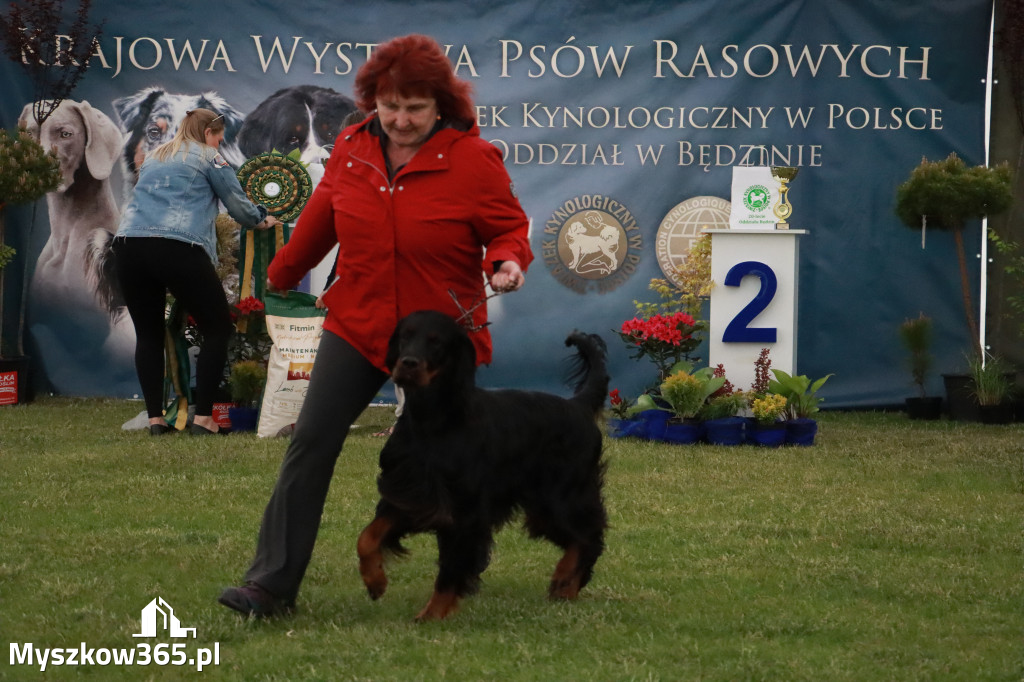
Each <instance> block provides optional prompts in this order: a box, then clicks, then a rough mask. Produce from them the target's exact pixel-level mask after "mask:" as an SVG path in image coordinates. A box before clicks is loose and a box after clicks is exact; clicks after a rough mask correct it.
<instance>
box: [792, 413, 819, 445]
mask: <svg viewBox="0 0 1024 682" xmlns="http://www.w3.org/2000/svg"><path fill="white" fill-rule="evenodd" d="M816 435H818V420H816V419H810V418H809V417H799V418H797V419H790V420H789V421H787V422H786V444H787V445H800V446H803V447H810V446H811V445H814V437H815V436H816Z"/></svg>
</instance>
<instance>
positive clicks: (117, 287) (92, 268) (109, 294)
mask: <svg viewBox="0 0 1024 682" xmlns="http://www.w3.org/2000/svg"><path fill="white" fill-rule="evenodd" d="M113 240H114V235H112V234H110V233H109V232H107V231H106V230H104V229H102V228H96V229H94V230H92V232H90V233H89V241H88V244H87V245H86V249H85V280H86V281H87V282H88V283H89V285H90V286H91V287H92V289H93V291H95V292H96V297H97V298H98V299H99V302H100V305H102V306H103V309H104V310H106V311H107V312H108V313H109V314H110V317H111V318H117V317H119V316H120V315H122V314H123V313H124V295H123V294H122V293H121V283H120V281H119V280H118V278H117V269H116V268H117V265H116V260H115V258H114V251H113V249H111V244H112V243H113Z"/></svg>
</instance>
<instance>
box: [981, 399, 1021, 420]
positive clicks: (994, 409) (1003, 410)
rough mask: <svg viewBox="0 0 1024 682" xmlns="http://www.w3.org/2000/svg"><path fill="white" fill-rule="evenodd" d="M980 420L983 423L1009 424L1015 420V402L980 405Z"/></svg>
mask: <svg viewBox="0 0 1024 682" xmlns="http://www.w3.org/2000/svg"><path fill="white" fill-rule="evenodd" d="M978 420H979V421H980V422H981V423H982V424H1009V423H1010V422H1012V421H1013V403H1011V402H1006V401H1004V402H1001V403H999V404H998V405H979V406H978Z"/></svg>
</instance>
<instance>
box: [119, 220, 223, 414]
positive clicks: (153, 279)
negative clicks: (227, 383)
mask: <svg viewBox="0 0 1024 682" xmlns="http://www.w3.org/2000/svg"><path fill="white" fill-rule="evenodd" d="M113 250H114V257H115V258H116V259H117V261H116V264H117V275H118V279H119V280H120V282H121V289H122V291H123V292H124V299H125V303H126V304H127V306H128V313H129V314H130V315H131V318H132V324H133V325H134V326H135V371H136V372H137V373H138V375H139V384H140V385H141V386H142V396H143V398H144V399H145V401H146V412H147V413H148V414H149V416H150V418H153V417H159V416H161V415H162V414H163V408H164V330H165V323H164V308H165V307H166V303H167V292H168V291H170V292H171V295H172V296H174V298H175V299H177V300H178V301H181V303H182V305H184V306H185V309H186V310H187V311H188V313H189V314H190V315H191V316H192V318H193V319H194V320H195V321H196V327H197V328H198V329H199V332H200V334H202V337H203V343H202V346H201V347H200V349H199V357H198V358H197V359H196V393H195V396H194V398H195V406H196V414H197V415H199V416H210V415H212V414H213V399H214V397H215V395H216V392H217V387H218V385H219V384H220V381H221V379H222V377H223V376H224V363H225V362H226V361H227V357H228V341H230V339H231V333H232V331H233V327H232V325H231V310H230V308H229V307H228V301H227V297H226V296H225V295H224V288H223V286H221V282H220V278H219V277H217V271H216V269H215V268H214V266H213V263H212V262H211V261H210V257H209V256H208V255H207V254H206V251H205V250H203V248H202V247H201V246H196V245H194V244H189V243H187V242H182V241H178V240H176V239H165V238H163V237H116V238H115V239H114V243H113Z"/></svg>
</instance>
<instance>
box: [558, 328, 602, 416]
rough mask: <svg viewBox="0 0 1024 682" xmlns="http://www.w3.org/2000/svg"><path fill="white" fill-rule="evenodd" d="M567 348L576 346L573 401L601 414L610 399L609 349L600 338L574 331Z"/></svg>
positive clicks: (595, 413)
mask: <svg viewBox="0 0 1024 682" xmlns="http://www.w3.org/2000/svg"><path fill="white" fill-rule="evenodd" d="M565 345H566V346H576V358H575V367H574V368H573V371H572V379H571V381H572V383H573V388H574V389H575V395H573V400H575V401H577V402H579V403H582V404H583V405H585V406H586V407H587V408H588V409H589V410H590V411H592V412H593V413H594V415H595V416H596V415H598V414H600V413H601V409H602V408H603V407H604V401H605V399H606V398H607V397H608V367H607V363H606V355H607V351H608V349H607V347H606V346H605V344H604V341H603V340H602V339H601V337H600V336H598V335H596V334H585V333H583V332H580V331H574V332H573V333H572V334H570V335H569V338H567V339H566V340H565Z"/></svg>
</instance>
